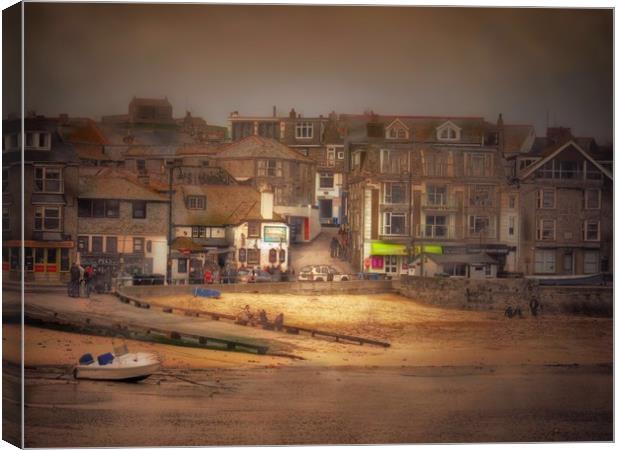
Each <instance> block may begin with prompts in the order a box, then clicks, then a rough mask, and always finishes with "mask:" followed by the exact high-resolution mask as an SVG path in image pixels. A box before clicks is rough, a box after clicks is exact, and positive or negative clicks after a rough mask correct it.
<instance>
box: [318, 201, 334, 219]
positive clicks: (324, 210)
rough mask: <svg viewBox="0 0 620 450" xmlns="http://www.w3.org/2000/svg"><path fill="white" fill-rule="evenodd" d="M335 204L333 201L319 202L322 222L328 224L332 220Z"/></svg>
mask: <svg viewBox="0 0 620 450" xmlns="http://www.w3.org/2000/svg"><path fill="white" fill-rule="evenodd" d="M332 214H333V202H332V200H331V199H320V200H319V217H320V219H321V222H328V221H330V220H331V219H332V217H333V216H332Z"/></svg>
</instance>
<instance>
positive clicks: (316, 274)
mask: <svg viewBox="0 0 620 450" xmlns="http://www.w3.org/2000/svg"><path fill="white" fill-rule="evenodd" d="M297 279H298V280H299V281H349V280H350V279H351V276H350V275H348V274H343V273H340V272H338V271H337V270H336V269H335V268H333V267H332V266H327V265H324V264H317V265H314V266H304V267H302V268H301V269H300V270H299V275H298V276H297Z"/></svg>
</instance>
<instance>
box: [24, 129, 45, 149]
mask: <svg viewBox="0 0 620 450" xmlns="http://www.w3.org/2000/svg"><path fill="white" fill-rule="evenodd" d="M41 136H43V140H44V142H43V145H41ZM29 137H31V138H32V143H31V144H30V145H24V148H25V149H26V150H50V149H51V148H52V146H51V142H52V136H51V134H50V133H49V132H47V131H26V140H25V143H26V144H27V143H28V140H29V139H28V138H29Z"/></svg>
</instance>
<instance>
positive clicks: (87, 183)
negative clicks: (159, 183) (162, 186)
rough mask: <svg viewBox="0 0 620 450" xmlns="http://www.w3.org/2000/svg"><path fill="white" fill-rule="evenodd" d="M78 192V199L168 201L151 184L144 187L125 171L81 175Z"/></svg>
mask: <svg viewBox="0 0 620 450" xmlns="http://www.w3.org/2000/svg"><path fill="white" fill-rule="evenodd" d="M78 192H79V193H78V197H79V198H104V199H118V200H147V201H164V202H167V201H168V196H167V195H165V194H161V193H158V192H156V190H155V189H154V188H153V185H152V184H149V185H145V184H143V183H141V182H140V181H138V180H137V178H136V179H134V178H132V176H131V175H130V174H129V173H128V172H126V171H123V170H117V169H110V168H107V169H102V170H100V171H98V172H96V173H95V174H94V175H81V176H80V181H79V191H78Z"/></svg>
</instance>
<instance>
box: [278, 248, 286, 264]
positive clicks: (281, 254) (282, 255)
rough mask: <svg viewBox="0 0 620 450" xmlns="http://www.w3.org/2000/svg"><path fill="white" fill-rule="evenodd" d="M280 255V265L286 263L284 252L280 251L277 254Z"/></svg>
mask: <svg viewBox="0 0 620 450" xmlns="http://www.w3.org/2000/svg"><path fill="white" fill-rule="evenodd" d="M279 255H280V258H279V259H280V262H281V263H285V262H286V250H280V252H279Z"/></svg>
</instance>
